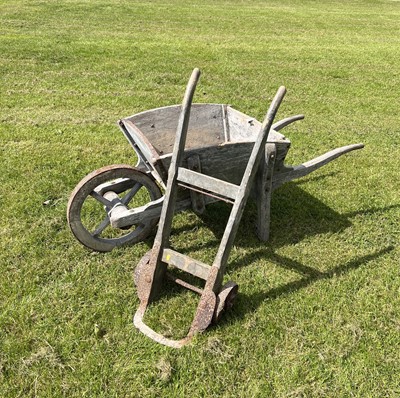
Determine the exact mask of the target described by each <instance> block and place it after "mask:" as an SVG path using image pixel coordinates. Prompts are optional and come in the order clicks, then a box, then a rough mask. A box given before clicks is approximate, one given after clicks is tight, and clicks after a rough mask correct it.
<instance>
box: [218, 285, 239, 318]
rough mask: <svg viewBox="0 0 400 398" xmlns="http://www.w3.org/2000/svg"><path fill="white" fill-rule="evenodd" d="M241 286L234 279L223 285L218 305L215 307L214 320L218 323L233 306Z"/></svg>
mask: <svg viewBox="0 0 400 398" xmlns="http://www.w3.org/2000/svg"><path fill="white" fill-rule="evenodd" d="M238 290H239V286H238V285H237V284H236V283H235V282H232V281H229V282H227V283H226V284H225V285H224V286H222V289H221V291H220V292H219V293H218V296H217V305H216V307H215V311H214V316H213V322H214V323H216V322H218V321H219V320H220V318H221V316H222V314H223V312H224V311H226V310H229V309H230V308H232V307H233V303H234V302H235V299H236V296H237V292H238Z"/></svg>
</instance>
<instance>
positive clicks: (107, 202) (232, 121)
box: [67, 104, 363, 251]
mask: <svg viewBox="0 0 400 398" xmlns="http://www.w3.org/2000/svg"><path fill="white" fill-rule="evenodd" d="M180 112H181V105H173V106H166V107H161V108H156V109H152V110H148V111H145V112H141V113H138V114H135V115H133V116H130V117H127V118H123V119H121V120H119V122H118V125H119V127H120V129H121V130H122V132H123V134H124V135H125V137H126V138H127V140H128V141H129V143H130V144H131V145H132V147H133V149H134V151H135V152H136V154H137V158H138V161H137V164H136V166H135V167H134V168H132V169H133V170H131V169H130V166H127V165H112V166H106V167H105V168H102V169H100V170H96V171H94V172H93V173H91V174H90V175H88V176H87V177H85V178H84V179H83V180H82V181H81V182H80V183H79V184H78V186H77V187H76V188H75V190H74V192H73V193H72V195H71V198H70V201H69V204H68V212H67V215H68V222H69V225H70V227H71V230H72V232H73V233H74V235H75V237H76V238H77V239H78V240H79V241H80V242H81V243H82V244H84V245H85V246H87V247H89V248H90V249H93V250H97V251H110V250H112V249H113V248H114V247H117V246H122V245H125V244H129V243H136V242H138V241H141V240H144V239H145V238H146V237H147V236H148V235H149V234H150V233H151V230H152V228H153V227H154V225H155V224H156V223H157V221H158V218H159V216H160V214H161V207H162V202H163V198H164V197H163V196H162V192H161V190H160V189H159V187H161V189H162V190H165V188H166V185H167V178H168V170H169V165H170V163H171V157H172V150H173V144H174V139H175V133H176V129H177V125H178V119H179V115H180ZM303 118H304V116H303V115H296V116H293V117H289V118H287V119H283V120H281V121H279V122H277V123H275V124H273V126H272V128H271V131H270V133H269V136H268V141H267V144H266V145H265V155H264V159H263V160H262V161H261V162H260V165H259V167H258V174H257V176H256V179H255V183H254V184H253V186H252V192H251V196H252V197H253V198H254V199H255V200H256V203H257V209H258V216H257V234H258V237H259V238H260V240H261V241H267V240H268V238H269V225H270V203H271V195H272V192H273V190H275V189H276V188H278V187H279V186H280V185H282V184H283V183H285V182H288V181H292V180H294V179H296V178H299V177H303V176H305V175H307V174H309V173H311V172H312V171H314V170H316V169H318V168H319V167H321V166H323V165H325V164H327V163H328V162H330V161H331V160H333V159H335V158H337V157H339V156H341V155H343V154H344V153H347V152H349V151H352V150H355V149H360V148H362V147H363V145H362V144H355V145H348V146H344V147H341V148H337V149H334V150H332V151H329V152H327V153H325V154H324V155H321V156H319V157H317V158H315V159H313V160H311V161H308V162H306V163H303V164H300V165H298V166H287V165H286V164H285V159H286V156H287V153H288V151H289V148H290V146H291V142H290V140H289V139H288V138H286V137H285V136H284V135H283V134H281V133H280V130H281V129H282V128H284V127H286V126H287V125H289V124H291V123H293V122H295V121H297V120H301V119H303ZM260 128H261V123H260V122H259V121H257V120H256V119H255V118H253V117H250V116H248V115H245V114H244V113H242V112H239V111H238V110H236V109H234V108H232V107H231V106H229V105H226V104H192V106H191V117H190V121H189V126H188V133H187V142H186V147H185V152H184V159H183V165H184V167H187V168H188V169H191V170H195V171H199V172H201V173H204V174H206V175H208V176H211V177H214V178H215V179H216V180H218V183H217V184H219V185H221V182H220V181H221V180H222V181H226V182H228V183H231V184H239V183H240V181H241V180H242V177H243V173H244V170H245V168H246V165H247V161H248V159H249V156H250V153H251V151H252V148H253V146H254V142H255V139H256V137H257V134H258V132H259V131H260ZM125 186H126V187H127V188H128V189H130V190H131V193H129V194H128V195H126V196H125V197H124V199H123V200H121V199H120V196H121V195H120V193H121V192H122V190H123V188H125ZM138 186H145V187H146V189H147V191H148V192H149V194H148V199H149V200H148V202H147V203H144V204H139V205H138V204H136V203H135V200H132V198H133V197H134V196H135V190H137V187H138ZM224 189H225V188H224V186H222V185H221V190H224ZM132 192H133V193H132ZM90 196H94V197H95V199H96V200H98V201H100V203H101V204H102V206H103V210H102V209H100V211H101V212H104V218H103V219H102V220H101V222H100V223H99V226H97V227H96V228H94V229H92V230H90V229H89V228H88V227H85V226H84V225H83V222H82V218H83V217H82V209H83V207H84V202H85V200H86V198H87V197H90ZM222 199H223V198H222ZM216 200H221V196H218V197H215V198H213V197H212V196H208V195H207V196H206V195H202V194H197V193H196V192H194V191H193V190H187V189H184V188H180V189H179V191H178V201H177V203H176V206H175V211H181V210H185V209H189V208H192V209H193V210H194V211H195V212H196V213H202V212H203V211H204V209H205V206H206V205H207V204H209V203H212V202H214V201H216ZM128 202H129V203H128ZM132 202H133V206H132ZM104 210H105V211H104ZM106 227H107V228H113V229H114V230H115V231H120V232H122V236H117V237H111V238H109V237H105V238H104V237H102V236H101V234H102V232H103V230H104V229H105V228H106ZM131 229H132V230H131ZM125 231H127V232H126V234H125Z"/></svg>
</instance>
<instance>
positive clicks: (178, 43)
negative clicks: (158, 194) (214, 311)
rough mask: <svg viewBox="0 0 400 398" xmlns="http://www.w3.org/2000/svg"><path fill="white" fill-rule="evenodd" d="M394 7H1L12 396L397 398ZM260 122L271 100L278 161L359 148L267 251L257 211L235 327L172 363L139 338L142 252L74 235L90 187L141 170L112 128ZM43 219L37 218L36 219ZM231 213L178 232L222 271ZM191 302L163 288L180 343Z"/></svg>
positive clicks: (1, 238) (2, 290)
mask: <svg viewBox="0 0 400 398" xmlns="http://www.w3.org/2000/svg"><path fill="white" fill-rule="evenodd" d="M399 19H400V2H397V1H389V0H388V1H386V0H382V1H371V0H359V1H352V2H350V1H327V0H324V1H322V0H321V1H311V0H309V1H295V0H279V1H277V0H272V1H268V2H266V1H246V2H244V1H239V0H236V1H218V2H216V1H208V0H206V1H199V0H197V1H195V0H186V1H181V0H170V1H161V0H155V1H151V2H150V1H146V2H144V1H142V2H139V1H132V0H131V1H127V0H119V1H117V0H114V1H110V0H109V1H102V0H92V1H90V2H89V1H85V2H82V1H74V0H69V1H68V0H64V1H57V2H52V1H48V0H42V1H22V0H19V1H15V2H10V1H4V0H3V1H0V49H1V51H0V78H1V81H0V137H1V146H0V169H1V173H0V219H1V223H0V272H1V278H0V396H2V397H62V396H66V397H83V396H86V397H187V396H193V397H204V396H210V397H231V396H232V397H233V396H237V397H242V396H243V397H244V396H246V397H398V396H399V395H400V381H399V380H400V379H399V377H398V376H399V373H400V365H399V364H400V354H399V352H400V299H399V293H400V278H399V248H398V242H399V237H400V230H399V219H400V200H399V187H400V186H399V181H400V178H399V177H400V175H399V159H400V146H399V142H400V122H399V120H400V119H399V90H398V87H399V86H400V68H399V62H398V49H399V46H400V24H399ZM193 67H200V68H201V69H202V72H203V74H202V78H201V81H200V84H199V87H198V90H197V92H196V96H195V101H196V102H213V103H220V102H221V103H230V104H232V105H233V106H234V107H235V108H236V109H239V110H241V111H242V112H244V113H247V114H250V115H253V116H255V117H257V118H258V119H262V117H263V114H264V113H265V111H266V109H267V107H268V105H269V102H270V100H271V98H272V96H273V94H274V93H275V90H276V89H277V87H278V86H279V85H282V84H283V85H285V86H286V87H287V88H288V94H287V96H286V98H285V100H284V103H283V105H282V107H281V109H280V111H279V117H280V118H283V117H286V116H289V115H293V114H297V113H304V114H305V115H306V119H305V120H304V121H302V122H299V123H297V124H296V125H295V126H293V127H290V128H287V129H286V130H285V134H287V136H288V137H289V138H290V139H291V141H292V149H291V150H290V152H289V156H288V162H289V163H291V162H292V163H299V162H302V161H305V160H308V159H311V158H313V157H315V156H316V155H318V154H320V153H323V152H324V151H326V150H329V149H332V148H334V147H337V146H342V145H346V144H350V143H356V142H364V143H365V145H366V146H365V149H364V150H362V151H358V152H357V153H352V154H350V155H347V156H345V157H343V158H341V159H339V160H337V161H336V162H333V163H331V164H329V166H326V167H325V168H323V169H321V170H320V171H318V172H315V173H313V174H312V175H310V177H308V178H305V179H302V180H299V181H298V182H294V183H289V184H286V185H284V186H283V187H281V188H280V189H279V190H277V191H276V192H275V193H274V196H273V203H272V214H273V219H272V225H271V234H272V235H271V239H270V242H269V243H268V244H261V243H260V242H259V241H258V240H257V238H256V237H255V235H254V222H255V219H256V212H255V207H254V205H249V206H248V208H247V209H246V212H245V215H244V218H243V220H242V223H241V227H240V231H239V234H238V236H237V239H236V241H235V247H234V249H233V251H232V254H231V256H230V261H229V265H228V270H227V274H226V277H227V279H231V280H234V281H235V282H237V283H238V284H239V286H240V295H239V296H238V299H237V302H236V304H235V306H234V308H233V309H232V311H231V312H230V313H229V314H226V316H225V317H224V318H223V320H222V321H221V322H220V323H219V324H218V325H217V326H216V327H213V328H212V329H210V330H209V331H207V332H206V333H205V334H202V335H200V336H198V337H196V338H195V339H194V341H193V343H192V344H191V345H189V346H187V347H185V348H183V349H181V350H172V349H169V348H167V347H163V346H160V345H157V344H155V343H154V342H153V341H151V340H149V339H148V338H146V337H145V336H143V335H142V334H140V333H138V332H137V331H136V330H135V329H134V327H133V325H132V316H133V313H134V311H135V310H136V308H137V306H138V299H137V296H136V289H135V287H134V284H133V280H132V275H133V270H134V268H135V266H136V264H137V263H138V261H139V259H140V258H141V256H142V255H143V254H144V253H145V252H146V251H147V250H148V249H149V247H151V243H152V237H151V238H149V239H148V240H147V241H146V242H143V243H140V244H138V245H136V246H134V247H126V248H121V249H118V250H115V251H114V252H112V253H108V254H95V253H91V252H89V251H87V250H85V249H84V248H83V247H82V246H80V244H79V243H78V242H77V241H76V240H74V238H73V236H72V234H71V233H70V231H69V229H68V226H67V222H66V217H65V211H66V204H67V201H68V197H69V194H70V192H71V191H72V190H73V188H74V186H75V185H76V184H77V183H78V181H79V180H80V179H81V178H83V177H84V176H85V175H86V174H88V173H89V172H91V171H92V170H94V169H96V168H99V167H101V166H104V165H107V164H113V163H131V164H133V165H134V164H135V156H134V153H133V151H132V150H131V149H130V147H129V145H128V143H127V142H126V141H125V139H124V137H123V136H122V134H121V133H120V132H119V130H118V128H117V127H116V126H115V121H116V120H118V118H120V117H124V116H128V115H130V114H134V113H137V112H140V111H144V110H147V109H151V108H155V107H159V106H164V105H171V104H176V103H179V102H181V99H182V96H183V92H184V88H185V85H186V81H187V79H188V77H189V75H190V72H191V70H192V68H193ZM44 203H45V204H44ZM228 211H229V209H228V207H226V206H225V205H223V204H216V205H213V206H210V207H209V209H208V210H207V213H206V214H205V215H204V216H203V217H201V218H199V217H197V216H195V215H193V214H192V213H190V212H186V213H183V214H180V215H178V216H177V217H176V219H175V221H174V235H173V237H172V242H173V245H174V246H175V247H176V248H177V249H179V250H181V251H183V252H185V253H188V254H193V255H195V256H197V257H198V258H199V259H201V260H203V261H211V260H212V256H213V255H214V254H215V252H216V250H217V247H218V242H219V239H220V237H221V234H222V231H223V228H224V223H225V221H226V217H227V216H228V214H229V213H228ZM196 304H197V297H195V296H193V295H192V294H190V293H188V292H184V291H181V290H177V289H175V288H172V287H171V286H168V289H167V292H166V294H165V296H164V298H163V299H162V300H160V302H159V303H157V304H156V305H154V306H153V307H152V309H151V311H150V313H149V317H148V321H149V323H151V324H152V325H153V326H154V327H156V328H157V330H159V331H162V332H164V333H167V334H171V333H173V334H178V335H179V334H181V335H182V334H185V332H186V330H187V328H188V326H189V325H190V322H191V319H192V317H193V313H194V310H195V308H196Z"/></svg>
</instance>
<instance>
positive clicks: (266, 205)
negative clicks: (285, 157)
mask: <svg viewBox="0 0 400 398" xmlns="http://www.w3.org/2000/svg"><path fill="white" fill-rule="evenodd" d="M275 157H276V146H275V144H267V145H266V146H265V162H263V161H261V162H260V166H259V168H258V172H257V177H256V178H257V179H256V195H257V197H256V202H257V236H258V237H259V239H260V240H261V241H262V242H267V241H268V239H269V229H270V223H271V197H272V176H273V171H274V165H275Z"/></svg>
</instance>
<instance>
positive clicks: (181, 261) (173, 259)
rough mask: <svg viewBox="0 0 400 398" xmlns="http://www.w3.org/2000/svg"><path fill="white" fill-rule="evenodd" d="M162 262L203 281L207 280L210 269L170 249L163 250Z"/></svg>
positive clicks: (206, 265)
mask: <svg viewBox="0 0 400 398" xmlns="http://www.w3.org/2000/svg"><path fill="white" fill-rule="evenodd" d="M162 261H163V262H164V263H167V264H170V265H172V266H174V267H176V268H178V269H180V270H181V271H185V272H188V273H189V274H191V275H194V276H197V277H198V278H201V279H204V280H206V279H207V278H208V274H209V272H210V268H211V267H210V266H209V265H208V264H205V263H202V262H201V261H197V260H194V259H193V258H190V257H188V256H185V255H184V254H181V253H178V252H176V251H175V250H171V249H164V250H163V254H162Z"/></svg>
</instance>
